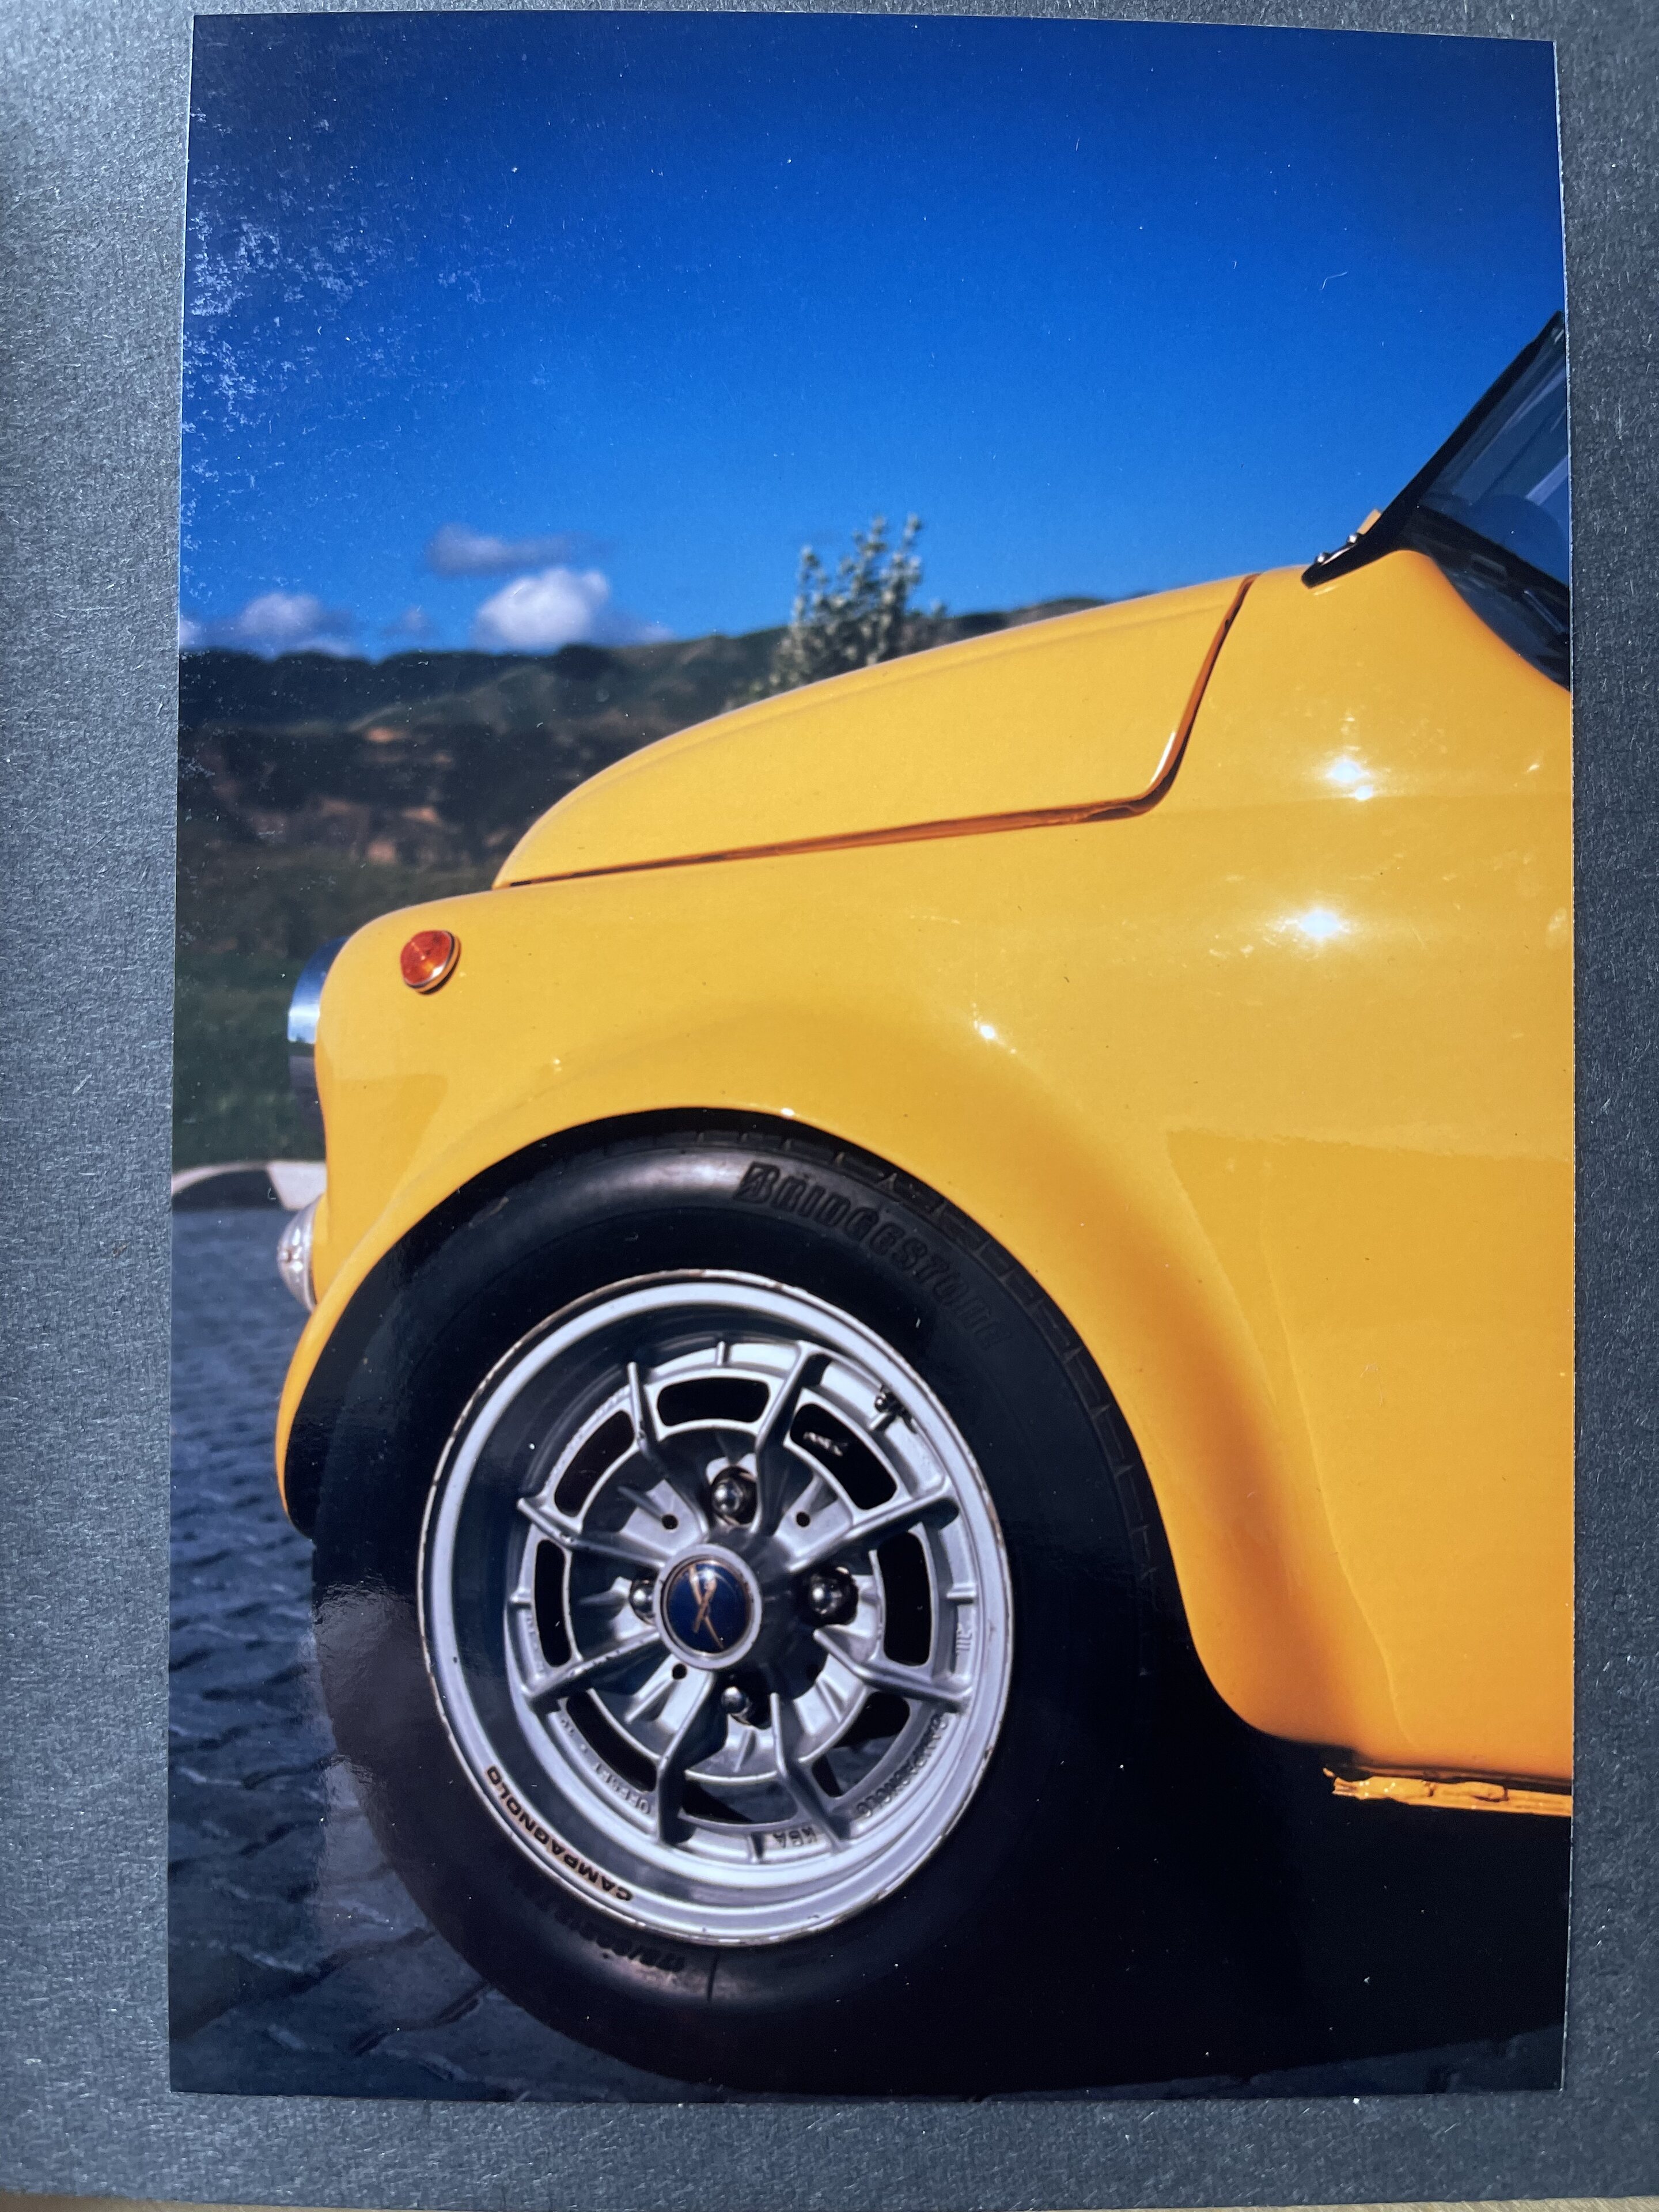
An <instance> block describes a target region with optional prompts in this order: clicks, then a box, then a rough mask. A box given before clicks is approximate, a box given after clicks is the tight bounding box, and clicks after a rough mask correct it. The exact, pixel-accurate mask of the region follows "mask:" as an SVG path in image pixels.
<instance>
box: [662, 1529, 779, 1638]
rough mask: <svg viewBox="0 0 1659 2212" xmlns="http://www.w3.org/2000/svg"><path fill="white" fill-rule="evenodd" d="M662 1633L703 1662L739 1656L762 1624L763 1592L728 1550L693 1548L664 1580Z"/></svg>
mask: <svg viewBox="0 0 1659 2212" xmlns="http://www.w3.org/2000/svg"><path fill="white" fill-rule="evenodd" d="M659 1610H660V1617H661V1620H662V1626H663V1632H664V1634H665V1636H666V1637H667V1638H668V1640H669V1642H670V1643H671V1644H672V1645H673V1646H674V1648H675V1650H677V1651H678V1652H680V1653H682V1654H683V1656H684V1657H686V1658H687V1659H690V1660H691V1661H693V1662H695V1663H696V1665H697V1666H699V1667H726V1666H730V1665H731V1664H732V1661H733V1660H735V1659H738V1658H741V1656H743V1654H744V1652H745V1651H746V1650H748V1649H749V1647H750V1644H753V1642H754V1640H755V1637H756V1634H757V1631H758V1630H759V1627H760V1591H759V1589H757V1587H756V1584H755V1580H754V1577H753V1576H752V1575H750V1573H749V1571H747V1569H746V1568H744V1566H743V1565H741V1563H740V1562H739V1561H738V1560H737V1559H733V1558H732V1555H731V1553H728V1552H714V1551H701V1552H694V1553H692V1554H691V1556H690V1558H689V1559H681V1560H680V1561H679V1562H678V1565H675V1566H672V1567H671V1568H670V1569H669V1571H668V1572H667V1573H666V1574H665V1576H664V1577H663V1580H662V1597H661V1601H660V1607H659Z"/></svg>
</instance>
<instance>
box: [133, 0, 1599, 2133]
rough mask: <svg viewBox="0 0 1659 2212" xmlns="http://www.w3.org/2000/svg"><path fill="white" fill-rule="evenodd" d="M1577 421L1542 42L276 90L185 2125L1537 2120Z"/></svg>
mask: <svg viewBox="0 0 1659 2212" xmlns="http://www.w3.org/2000/svg"><path fill="white" fill-rule="evenodd" d="M1566 343H1567V330H1566V324H1565V288H1564V273H1563V263H1562V236H1561V221H1560V187H1559V167H1558V154H1557V141H1556V125H1555V85H1554V62H1553V50H1552V49H1551V48H1550V47H1549V46H1547V45H1541V44H1537V43H1531V42H1526V41H1521V40H1474V39H1449V38H1433V39H1430V38H1414V37H1403V36H1386V35H1378V34H1372V33H1311V32H1301V31H1279V30H1248V29H1236V30H1218V29H1212V28H1202V27H1186V26H1181V25H1146V24H1121V23H1114V22H1109V21H1073V20H1068V21H1042V20H1019V19H1015V18H1001V17H984V18H976V17H973V16H958V17H944V16H934V17H925V18H918V19H915V20H907V19H903V18H899V17H885V16H883V17H878V16H860V15H830V14H825V15H761V14H745V15H739V14H728V13H695V12H688V13H674V14H652V13H647V12H630V13H628V14H607V13H603V12H599V13H588V12H582V13H572V14H561V13H556V12H554V13H545V14H513V15H495V14H489V13H483V14H471V15H459V14H454V15H446V14H428V15H398V14H395V13H387V14H373V15H355V16H343V15H341V16H331V15H296V16H288V17H252V16H246V17H239V16H235V15H228V16H219V17H203V18H200V19H198V21H197V27H196V31H195V42H194V54H193V67H192V79H191V135H190V173H189V205H188V234H187V247H186V281H185V300H184V361H185V402H184V428H183V469H182V511H181V523H182V536H181V546H182V550H181V562H180V606H179V833H178V834H179V844H178V854H179V872H178V884H179V908H178V912H179V931H178V951H177V997H176V1006H177V1017H176V1032H175V1054H174V1076H175V1082H174V1097H175V1114H174V1170H175V1172H174V1175H173V1252H174V1297H173V1438H174V1443H173V1619H172V1677H171V1681H172V1694H171V1716H172V1732H171V1767H170V1775H171V1797H170V1802H171V1812H172V1822H171V1838H172V1841H171V1850H170V1944H169V1959H170V1978H169V1990H170V2000H171V2003H170V2013H171V2034H172V2045H171V2049H172V2079H173V2086H174V2087H176V2088H179V2089H188V2090H196V2091H223V2092H234V2093H240V2094H247V2093H268V2094H284V2093H288V2094H307V2095H314V2094H337V2095H348V2096H373V2097H402V2098H431V2099H467V2100H540V2101H561V2100H582V2101H594V2100H603V2101H608V2102H612V2103H618V2104H623V2103H629V2102H641V2103H677V2102H685V2101H696V2100H702V2101H709V2100H741V2099H754V2098H776V2097H783V2098H790V2099H799V2098H817V2097H837V2098H844V2097H867V2098H893V2097H911V2098H915V2097H927V2098H958V2097H973V2098H978V2099H983V2098H987V2097H988V2098H1031V2097H1067V2098H1084V2097H1088V2098H1096V2099H1103V2098H1149V2097H1157V2098H1172V2097H1206V2096H1221V2097H1233V2098H1240V2097H1271V2096H1296V2097H1305V2096H1310V2095H1313V2096H1318V2095H1330V2096H1335V2095H1344V2096H1351V2097H1352V2096H1358V2095H1361V2094H1373V2093H1389V2092H1398V2093H1407V2092H1413V2093H1421V2092H1425V2091H1437V2092H1443V2093H1468V2094H1474V2093H1480V2092H1483V2091H1489V2090H1516V2089H1532V2090H1541V2091H1547V2090H1551V2089H1554V2088H1556V2087H1559V2080H1560V2065H1561V2044H1562V2021H1563V2013H1564V2002H1565V1977H1566V1970H1567V1935H1566V1929H1567V1923H1566V1894H1567V1881H1568V1871H1569V1851H1570V1845H1571V1817H1570V1816H1571V1778H1572V1704H1571V1685H1572V1639H1573V1582H1572V1564H1573V1563H1572V1479H1573V1464H1572V1403H1573V1346H1572V1320H1573V1217H1572V1193H1573V1184H1572V1160H1573V1062H1572V1013H1573V998H1572V991H1573V971H1572V940H1571V915H1572V848H1571V691H1570V678H1571V666H1570V652H1569V647H1570V614H1569V583H1570V563H1569V543H1570V532H1569V485H1568V453H1567V408H1566ZM290 1294H291V1295H290Z"/></svg>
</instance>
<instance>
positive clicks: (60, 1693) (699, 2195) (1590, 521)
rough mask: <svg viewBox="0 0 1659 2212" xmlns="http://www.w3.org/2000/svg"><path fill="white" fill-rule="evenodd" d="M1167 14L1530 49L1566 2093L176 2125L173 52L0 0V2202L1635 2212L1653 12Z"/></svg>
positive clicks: (281, 2112)
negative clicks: (1544, 669) (1552, 467)
mask: <svg viewBox="0 0 1659 2212" xmlns="http://www.w3.org/2000/svg"><path fill="white" fill-rule="evenodd" d="M1011 12H1012V11H1011ZM1018 12H1027V11H1026V10H1023V9H1022V10H1020V11H1018ZM1030 12H1037V11H1036V10H1035V9H1033V10H1030ZM1066 12H1075V13H1092V12H1098V13H1102V14H1112V15H1122V16H1135V17H1158V18H1163V19H1166V20H1167V19H1175V20H1179V19H1180V18H1181V17H1182V16H1183V15H1190V14H1191V13H1194V12H1195V11H1194V10H1192V9H1182V8H1180V7H1167V8H1165V7H1144V6H1142V7H1137V6H1133V5H1122V6H1118V7H1114V8H1109V9H1108V8H1102V9H1097V10H1096V9H1075V10H1067V11H1066ZM1201 12H1202V14H1203V15H1204V16H1205V17H1206V19H1207V20H1209V21H1231V22H1247V21H1248V22H1273V23H1283V24H1295V23H1308V24H1317V25H1322V26H1343V25H1352V26H1361V27H1367V28H1384V27H1387V28H1395V29H1416V30H1422V31H1441V32H1480V33H1494V34H1516V33H1518V34H1522V35H1528V36H1534V37H1556V38H1558V39H1559V42H1560V44H1559V52H1560V70H1561V88H1562V118H1563V135H1564V145H1565V159H1566V167H1567V187H1566V221H1567V252H1568V268H1569V303H1570V314H1571V342H1572V379H1573V382H1572V398H1573V435H1574V473H1575V502H1574V503H1575V511H1576V520H1577V532H1576V536H1577V545H1576V565H1577V608H1576V613H1577V649H1578V656H1579V659H1578V665H1579V670H1580V681H1579V686H1578V692H1577V761H1578V783H1577V793H1578V797H1577V807H1578V812H1577V824H1578V854H1579V890H1578V922H1579V939H1578V945H1579V970H1578V973H1579V1017H1578V1019H1579V1054H1580V1057H1579V1073H1578V1097H1579V1107H1580V1133H1581V1143H1582V1161H1581V1168H1580V1176H1579V1195H1580V1215H1579V1226H1580V1243H1579V1261H1578V1266H1579V1285H1580V1305H1579V1313H1580V1326H1581V1338H1580V1357H1579V1376H1580V1388H1581V1413H1580V1428H1579V1474H1580V1499H1581V1505H1580V1531H1581V1534H1580V1541H1581V1567H1580V1606H1579V1620H1580V1658H1579V1694H1580V1708H1579V1711H1580V1781H1579V1794H1578V1804H1579V1820H1578V1823H1577V1826H1578V1857H1577V1876H1576V1883H1575V1906H1574V1911H1575V1920H1574V1953H1573V1966H1572V1978H1573V1986H1572V1999H1571V2015H1570V2026H1569V2042H1568V2088H1567V2090H1566V2092H1565V2093H1563V2094H1561V2095H1559V2096H1551V2095H1535V2096H1516V2097H1485V2098H1475V2099H1468V2100H1462V2099H1458V2100H1444V2099H1443V2100H1430V2099H1425V2100H1414V2099H1390V2100H1378V2101H1376V2102H1373V2101H1371V2100H1359V2101H1357V2102H1353V2103H1349V2102H1346V2101H1329V2100H1327V2101H1324V2102H1321V2103H1317V2104H1315V2103H1310V2104H1306V2105H1297V2104H1286V2105H1275V2106H1262V2105H1242V2106H1241V2105H1231V2104H1217V2105H1210V2106H1192V2105H1186V2106H1124V2105H1109V2106H1066V2105H1048V2106H1028V2107H1020V2108H1015V2109H1010V2108H1007V2107H1002V2108H999V2109H995V2110H992V2109H988V2108H982V2107H975V2106H951V2107H925V2106H913V2107H903V2106H879V2107H874V2108H870V2107H866V2108H863V2109H861V2110H860V2111H858V2112H848V2111H846V2110H844V2109H838V2108H836V2107H834V2106H816V2107H799V2106H796V2107H776V2106H774V2107H757V2106H702V2107H696V2108H684V2107H675V2106H666V2107H665V2106H657V2107H653V2108H633V2109H626V2110H622V2109H617V2108H615V2107H609V2106H586V2107H553V2106H537V2107H533V2108H532V2107H524V2106H517V2107H499V2106H492V2107H489V2108H488V2109H477V2108H471V2107H467V2106H451V2105H423V2106H409V2105H404V2104H392V2103H382V2102H377V2101H367V2100H366V2101H363V2102H355V2101H337V2100H326V2101H321V2100H303V2099H295V2100H284V2099H272V2098H264V2099H240V2098H231V2097H194V2096H190V2095H184V2094H178V2093H173V2092H170V2091H169V2089H168V2087H167V2044H166V2030H165V2014H166V1988H165V1980H166V1974H165V1863H166V1862H165V1846H164V1829H165V1817H166V1792H165V1766H164V1735H165V1727H166V1718H167V1704H166V1699H167V1668H166V1660H167V1602H166V1601H167V1229H168V1217H167V1073H168V1042H169V1038H168V1022H169V1000H170V948H171V930H170V921H171V910H172V825H173V712H174V703H173V702H174V686H175V682H176V660H175V657H174V632H173V617H174V607H175V603H176V602H175V566H174V538H175V530H176V490H177V441H178V427H177V413H178V321H179V286H180V271H181V243H182V241H181V228H182V210H183V194H184V174H185V168H184V163H185V122H186V112H187V74H188V60H189V40H190V21H191V18H190V15H189V11H188V9H187V8H186V7H185V5H183V4H181V0H74V4H70V0H8V4H7V6H6V8H5V9H4V10H3V13H0V209H3V215H0V302H3V305H0V425H3V428H0V607H3V609H4V611H5V627H4V632H3V639H0V769H3V776H4V789H3V798H0V901H3V905H0V916H3V924H4V931H5V934H4V938H3V943H4V946H5V954H6V969H5V987H4V989H3V991H0V1071H3V1073H0V1081H3V1084H4V1087H5V1116H6V1127H7V1132H8V1144H9V1159H8V1165H7V1171H6V1174H5V1177H4V1182H3V1205H4V1208H5V1216H4V1239H3V1249H4V1252H5V1254H6V1257H7V1261H8V1266H7V1267H6V1271H5V1276H4V1291H3V1296H4V1299H5V1319H6V1344H7V1353H8V1356H7V1359H6V1363H5V1370H4V1379H3V1383H0V1465H3V1468H4V1480H3V1487H0V1516H3V1517H0V1715H3V1726H0V1806H3V1826H0V1899H3V1909H0V1992H3V1998H0V2006H3V2015H0V2182H3V2183H6V2184H9V2185H12V2186H16V2187H26V2188H31V2189H34V2190H38V2191H54V2190H55V2191H79V2192H84V2193H108V2194H116V2195H129V2196H134V2197H195V2198H198V2199H210V2200H217V2199H227V2198H240V2199H242V2200H245V2201H247V2200H258V2201H260V2202H263V2203H272V2204H275V2203H289V2204H302V2205H303V2204H312V2205H315V2204H333V2205H367V2206H378V2205H393V2204H397V2205H409V2206H410V2207H414V2206H421V2207H428V2206H431V2207H463V2206H465V2207H472V2206H477V2207H479V2208H485V2207H490V2208H494V2207H497V2206H509V2205H513V2206H516V2205H520V2204H522V2205H526V2206H529V2205H534V2206H538V2207H539V2206H547V2207H553V2206H565V2205H569V2206H596V2207H602V2208H607V2212H608V2208H611V2207H615V2208H617V2212H622V2208H623V2207H624V2206H629V2207H632V2206H634V2205H635V2204H638V2203H641V2202H642V2201H644V2202H648V2203H651V2204H652V2205H653V2208H670V2207H679V2206H687V2207H692V2206H703V2205H708V2206H711V2207H712V2206H714V2205H716V2204H718V2205H720V2207H721V2208H722V2209H723V2212H746V2208H750V2207H757V2208H759V2207H767V2208H775V2207H776V2206H778V2205H788V2206H791V2207H793V2206H797V2205H799V2206H802V2207H806V2206H812V2207H817V2206H823V2207H826V2208H829V2207H835V2208H855V2207H862V2206H866V2205H869V2206H872V2207H873V2206H877V2205H880V2206H883V2207H886V2208H892V2212H901V2208H905V2207H910V2206H915V2207H917V2208H944V2207H958V2206H960V2207H963V2208H967V2207H975V2206H987V2207H996V2206H1008V2207H1013V2206H1032V2207H1036V2206H1045V2205H1046V2206H1050V2207H1054V2206H1077V2205H1088V2204H1092V2205H1107V2204H1115V2205H1128V2204H1139V2205H1149V2204H1157V2203H1165V2204H1184V2205H1196V2204H1201V2203H1224V2204H1238V2203H1247V2202H1249V2203H1271V2204H1282V2203H1291V2202H1294V2201H1301V2202H1323V2203H1332V2202H1335V2201H1339V2200H1341V2199H1344V2198H1355V2197H1364V2198H1366V2199H1371V2200H1376V2199H1385V2198H1393V2199H1403V2198H1425V2197H1464V2198H1469V2197H1498V2196H1504V2197H1519V2196H1542V2195H1571V2194H1578V2195H1589V2194H1591V2193H1595V2194H1600V2195H1622V2194H1632V2193H1635V2192H1637V2191H1641V2190H1643V2189H1644V2188H1650V2187H1652V2186H1653V2185H1655V2183H1656V2181H1659V2120H1656V2114H1659V2100H1656V2088H1659V2081H1656V2075H1659V1924H1656V1923H1659V1867H1656V1855H1655V1852H1654V1850H1653V1844H1652V1838H1653V1837H1654V1835H1655V1833H1656V1831H1659V1817H1656V1816H1659V1802H1656V1800H1659V1755H1656V1754H1659V1667H1656V1634H1655V1629H1656V1612H1659V1600H1656V1592H1659V1534H1656V1528H1655V1516H1654V1515H1653V1512H1652V1509H1651V1503H1650V1500H1651V1498H1652V1496H1653V1494H1654V1486H1655V1470H1654V1468H1653V1459H1654V1436H1653V1431H1654V1410H1655V1393H1654V1386H1653V1382H1652V1375H1653V1347H1654V1346H1655V1343H1656V1340H1659V1329H1656V1313H1655V1299H1654V1267H1653V1253H1654V1249H1655V1213H1656V1173H1655V1160H1654V1156H1653V1148H1652V1145H1651V1142H1650V1138H1649V1134H1648V1132H1649V1129H1650V1127H1652V1126H1653V1120H1654V1109H1653V1099H1654V1070H1653V1055H1654V1051H1655V1044H1656V1036H1659V1025H1656V1003H1655V996H1656V994H1655V973H1654V968H1655V927H1654V922H1653V919H1652V915H1653V903H1654V899H1653V886H1654V882H1655V873H1656V871H1655V861H1656V858H1659V855H1656V852H1655V842H1656V841H1655V836H1654V815H1655V802H1654V797H1653V778H1652V775H1651V774H1650V765H1649V753H1650V749H1651V747H1652V744H1653V742H1654V739H1653V733H1652V731H1651V724H1652V720H1653V706H1652V702H1653V701H1654V699H1655V697H1656V680H1655V679H1656V676H1659V668H1656V660H1659V653H1656V623H1655V620H1654V616H1653V612H1652V605H1653V596H1654V591H1655V585H1656V579H1659V558H1656V556H1659V498H1656V490H1659V484H1656V473H1659V472H1656V468H1655V453H1656V445H1659V410H1656V407H1655V404H1654V403H1655V397H1656V389H1655V387H1656V367H1655V358H1654V356H1655V347H1656V337H1655V298H1656V291H1655V281H1654V280H1655V276H1656V259H1659V257H1656V252H1655V246H1656V236H1655V232H1656V198H1655V189H1654V188H1655V179H1656V169H1659V11H1656V9H1654V7H1653V5H1652V0H1577V4H1576V5H1571V4H1556V5H1548V4H1544V0H1526V3H1525V4H1518V5H1514V6H1504V5H1502V4H1498V0H1467V4H1465V5H1462V6H1458V5H1455V4H1450V0H1393V4H1384V0H1370V4H1364V0H1348V4H1346V5H1342V4H1324V5H1312V4H1309V5H1301V6H1296V5H1272V4H1262V5H1245V4H1237V0H1208V4H1207V5H1205V6H1204V7H1203V8H1202V9H1201ZM1354 158H1355V159H1356V160H1357V161H1363V160H1364V148H1363V147H1357V148H1356V149H1354Z"/></svg>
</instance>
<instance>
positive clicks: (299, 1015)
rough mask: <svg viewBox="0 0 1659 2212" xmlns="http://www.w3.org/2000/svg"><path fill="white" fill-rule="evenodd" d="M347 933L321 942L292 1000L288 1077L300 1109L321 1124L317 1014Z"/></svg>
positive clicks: (315, 1123) (289, 1007) (309, 961)
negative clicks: (326, 983)
mask: <svg viewBox="0 0 1659 2212" xmlns="http://www.w3.org/2000/svg"><path fill="white" fill-rule="evenodd" d="M344 943H345V939H344V938H343V937H331V938H330V939H329V940H328V942H327V944H326V945H319V946H318V947H317V950H316V951H314V952H313V954H312V956H311V957H310V959H309V960H307V963H306V964H305V966H304V967H303V968H302V969H301V970H300V980H299V981H298V982H297V983H296V984H295V986H294V996H293V997H292V998H291V999H290V1000H289V1002H288V1079H289V1088H290V1089H291V1090H292V1091H293V1093H294V1096H295V1098H296V1099H297V1100H298V1101H299V1105H300V1110H301V1113H302V1114H304V1115H305V1116H306V1118H307V1121H311V1122H313V1124H314V1125H315V1126H316V1127H318V1128H321V1127H322V1125H323V1109H322V1105H321V1103H320V1101H319V1098H318V1096H317V1017H318V1014H319V1012H320V1011H321V1008H322V1003H323V982H324V980H325V977H326V976H327V974H328V971H329V969H331V967H332V966H333V965H334V960H335V956H336V954H337V952H338V951H339V950H340V947H341V946H342V945H343V944H344Z"/></svg>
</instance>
